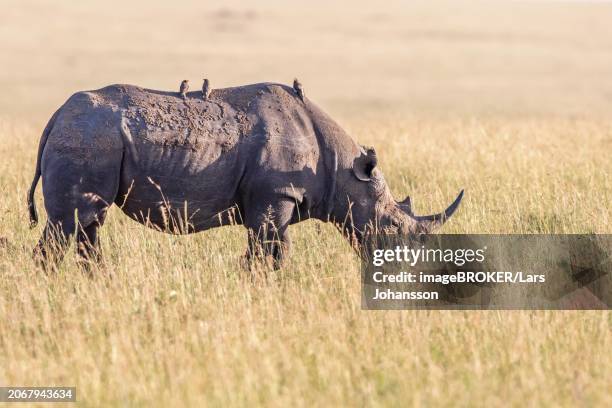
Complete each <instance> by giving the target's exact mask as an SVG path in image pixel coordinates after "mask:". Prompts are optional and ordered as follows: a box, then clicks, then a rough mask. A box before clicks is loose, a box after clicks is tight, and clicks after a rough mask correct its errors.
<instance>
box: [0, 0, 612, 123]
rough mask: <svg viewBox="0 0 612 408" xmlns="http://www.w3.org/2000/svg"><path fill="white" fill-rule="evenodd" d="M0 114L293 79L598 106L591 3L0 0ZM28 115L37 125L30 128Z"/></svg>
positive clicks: (527, 108) (328, 87)
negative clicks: (82, 98)
mask: <svg viewBox="0 0 612 408" xmlns="http://www.w3.org/2000/svg"><path fill="white" fill-rule="evenodd" d="M0 4H1V6H2V13H0V67H1V68H0V89H2V92H1V93H0V116H7V115H8V116H19V117H22V116H27V117H29V118H30V119H33V120H35V121H36V123H37V125H38V124H40V126H43V122H45V121H46V119H47V118H48V117H49V116H50V115H51V113H52V112H53V111H54V110H55V109H56V108H57V107H58V106H59V105H60V104H61V103H62V102H63V101H64V100H65V99H66V98H67V97H68V96H70V95H71V94H72V93H73V92H75V91H78V90H85V89H95V88H99V87H103V86H105V85H108V84H112V83H130V84H136V85H140V86H144V87H149V88H156V89H177V88H178V84H179V82H180V81H181V80H182V79H184V78H187V79H190V80H191V81H192V86H199V83H200V81H201V80H202V78H204V77H208V78H210V79H211V81H212V84H213V86H214V87H227V86H234V85H240V84H246V83H254V82H264V81H274V82H283V83H287V84H289V83H291V81H292V80H293V78H294V77H295V76H297V77H298V78H299V79H300V80H301V81H302V83H303V84H304V86H305V90H306V93H307V95H308V96H309V97H310V98H311V99H312V100H314V101H315V102H317V103H319V104H320V105H322V106H323V107H324V108H325V109H327V110H328V111H331V113H332V114H334V113H335V114H344V113H350V114H357V113H359V112H361V111H368V112H376V111H377V110H384V111H394V112H398V113H400V114H404V113H409V112H417V113H434V114H455V113H458V114H462V115H465V114H466V113H467V114H474V115H483V114H504V115H516V114H519V115H591V114H593V115H601V114H604V113H607V112H609V111H610V110H611V108H612V4H609V3H607V2H600V1H449V2H443V1H401V2H400V1H385V2H372V1H368V2H363V1H350V2H329V1H318V0H315V1H308V2H286V1H274V0H261V1H257V2H236V1H222V2H215V1H177V2H168V1H150V0H148V1H115V0H104V1H87V2H74V1H64V2H58V1H44V0H38V1H32V0H2V1H0ZM38 122H40V123H38Z"/></svg>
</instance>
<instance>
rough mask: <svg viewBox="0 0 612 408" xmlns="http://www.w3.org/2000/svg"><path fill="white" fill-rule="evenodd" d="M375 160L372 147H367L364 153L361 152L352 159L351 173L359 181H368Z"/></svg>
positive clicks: (370, 177) (374, 165) (375, 162)
mask: <svg viewBox="0 0 612 408" xmlns="http://www.w3.org/2000/svg"><path fill="white" fill-rule="evenodd" d="M377 162H378V161H377V159H376V152H375V151H374V149H372V148H368V149H367V150H366V152H365V153H363V152H362V153H361V155H360V156H359V157H357V158H356V159H355V161H353V173H354V174H355V177H357V178H358V179H359V180H361V181H370V180H371V179H372V172H373V171H374V168H375V167H376V164H377Z"/></svg>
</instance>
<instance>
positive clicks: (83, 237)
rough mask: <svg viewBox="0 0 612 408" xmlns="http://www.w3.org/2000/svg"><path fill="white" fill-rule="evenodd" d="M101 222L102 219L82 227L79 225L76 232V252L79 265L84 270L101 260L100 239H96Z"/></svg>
mask: <svg viewBox="0 0 612 408" xmlns="http://www.w3.org/2000/svg"><path fill="white" fill-rule="evenodd" d="M102 223H103V220H102V221H100V222H95V223H92V224H91V225H88V226H87V227H84V228H83V227H80V228H79V230H78V232H77V234H76V241H77V254H78V255H79V259H80V265H81V267H83V268H84V269H86V270H89V269H90V267H91V266H92V265H96V264H99V263H100V262H101V261H102V253H101V250H100V240H99V239H98V229H99V228H100V227H101V226H102Z"/></svg>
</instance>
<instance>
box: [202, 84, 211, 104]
mask: <svg viewBox="0 0 612 408" xmlns="http://www.w3.org/2000/svg"><path fill="white" fill-rule="evenodd" d="M209 96H210V81H209V80H208V79H207V78H204V84H202V99H204V100H205V101H207V100H208V97H209Z"/></svg>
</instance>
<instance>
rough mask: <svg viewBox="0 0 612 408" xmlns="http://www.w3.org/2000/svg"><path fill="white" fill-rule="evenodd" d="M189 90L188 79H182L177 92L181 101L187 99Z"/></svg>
mask: <svg viewBox="0 0 612 408" xmlns="http://www.w3.org/2000/svg"><path fill="white" fill-rule="evenodd" d="M188 90H189V80H188V79H184V80H183V82H181V87H180V89H179V92H180V94H181V97H182V98H183V99H187V91H188Z"/></svg>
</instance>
